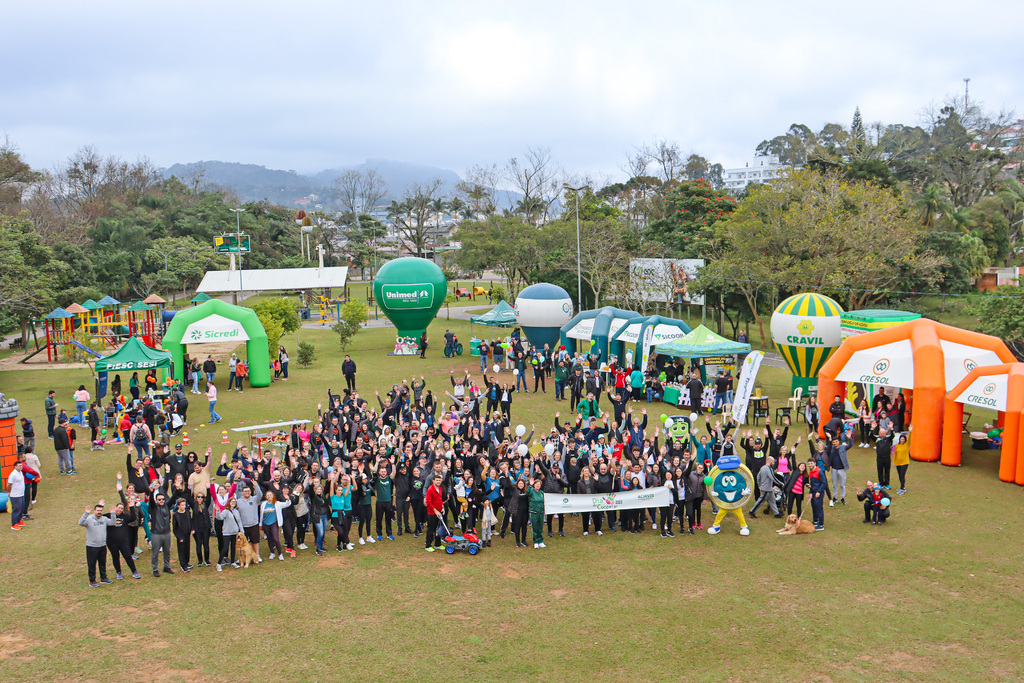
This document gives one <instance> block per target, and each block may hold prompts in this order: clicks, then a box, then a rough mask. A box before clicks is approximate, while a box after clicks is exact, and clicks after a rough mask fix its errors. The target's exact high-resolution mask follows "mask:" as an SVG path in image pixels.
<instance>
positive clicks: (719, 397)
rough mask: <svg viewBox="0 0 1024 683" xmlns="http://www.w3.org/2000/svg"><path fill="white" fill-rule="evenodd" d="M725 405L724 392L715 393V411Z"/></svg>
mask: <svg viewBox="0 0 1024 683" xmlns="http://www.w3.org/2000/svg"><path fill="white" fill-rule="evenodd" d="M724 405H725V394H724V393H721V394H715V412H718V411H719V410H721V409H722V407H723V406H724Z"/></svg>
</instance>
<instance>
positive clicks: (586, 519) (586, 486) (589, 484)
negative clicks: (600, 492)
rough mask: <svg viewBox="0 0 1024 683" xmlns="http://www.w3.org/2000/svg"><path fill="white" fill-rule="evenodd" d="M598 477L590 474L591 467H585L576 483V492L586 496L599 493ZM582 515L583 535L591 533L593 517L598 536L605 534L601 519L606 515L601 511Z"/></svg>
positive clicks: (582, 513)
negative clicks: (602, 530)
mask: <svg viewBox="0 0 1024 683" xmlns="http://www.w3.org/2000/svg"><path fill="white" fill-rule="evenodd" d="M596 485H597V479H595V478H594V477H593V476H592V475H591V474H590V468H589V467H584V468H583V469H581V470H580V480H579V482H577V484H576V493H580V494H583V495H586V496H591V495H594V494H595V493H597V488H596ZM580 517H582V518H583V535H584V536H589V535H590V520H591V517H593V520H594V531H596V532H597V535H598V536H603V535H604V534H603V533H602V532H601V519H602V518H603V517H604V515H603V514H602V513H600V512H594V513H590V512H581V513H580Z"/></svg>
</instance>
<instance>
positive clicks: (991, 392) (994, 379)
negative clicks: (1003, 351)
mask: <svg viewBox="0 0 1024 683" xmlns="http://www.w3.org/2000/svg"><path fill="white" fill-rule="evenodd" d="M1009 394H1010V375H1009V373H1005V374H1002V375H982V376H980V377H978V378H977V379H976V380H974V381H973V382H971V384H970V386H968V387H967V388H966V389H964V390H963V391H962V392H960V393H959V394H958V395H957V396H954V397H953V400H954V401H956V402H957V403H963V404H965V405H969V406H975V407H976V408H986V409H988V410H999V411H1002V412H1005V411H1006V403H1007V400H1008V397H1009Z"/></svg>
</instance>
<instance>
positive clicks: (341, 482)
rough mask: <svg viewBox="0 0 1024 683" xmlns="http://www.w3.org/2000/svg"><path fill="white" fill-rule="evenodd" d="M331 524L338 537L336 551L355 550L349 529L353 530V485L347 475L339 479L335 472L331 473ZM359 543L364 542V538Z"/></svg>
mask: <svg viewBox="0 0 1024 683" xmlns="http://www.w3.org/2000/svg"><path fill="white" fill-rule="evenodd" d="M367 507H369V506H367ZM367 514H369V513H368V512H367ZM361 522H362V520H360V523H361ZM331 524H332V525H333V526H334V531H335V533H336V534H337V535H338V539H337V542H336V543H335V549H336V550H337V551H338V552H339V553H340V552H343V551H345V550H352V549H353V548H355V546H354V545H353V544H352V543H350V542H349V537H348V532H349V529H351V528H352V483H351V480H350V479H349V476H348V475H347V474H343V475H341V476H340V477H338V476H336V473H335V472H332V473H331ZM367 526H369V518H367ZM359 542H360V543H362V542H363V539H362V537H360V539H359Z"/></svg>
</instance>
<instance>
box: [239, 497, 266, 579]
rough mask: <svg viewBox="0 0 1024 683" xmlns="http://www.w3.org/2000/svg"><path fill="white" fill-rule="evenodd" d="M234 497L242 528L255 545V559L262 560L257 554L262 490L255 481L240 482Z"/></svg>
mask: <svg viewBox="0 0 1024 683" xmlns="http://www.w3.org/2000/svg"><path fill="white" fill-rule="evenodd" d="M235 498H236V499H237V501H238V514H239V515H240V516H241V517H242V530H243V531H244V532H245V537H246V538H248V539H249V542H250V543H252V544H253V545H254V546H256V561H257V562H262V561H263V558H262V557H260V556H259V548H260V500H262V498H263V492H262V491H260V487H259V486H258V485H257V484H256V482H255V481H251V482H247V483H244V484H242V485H241V486H240V487H238V488H237V489H235Z"/></svg>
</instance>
